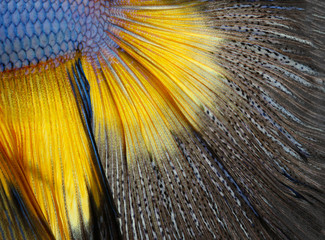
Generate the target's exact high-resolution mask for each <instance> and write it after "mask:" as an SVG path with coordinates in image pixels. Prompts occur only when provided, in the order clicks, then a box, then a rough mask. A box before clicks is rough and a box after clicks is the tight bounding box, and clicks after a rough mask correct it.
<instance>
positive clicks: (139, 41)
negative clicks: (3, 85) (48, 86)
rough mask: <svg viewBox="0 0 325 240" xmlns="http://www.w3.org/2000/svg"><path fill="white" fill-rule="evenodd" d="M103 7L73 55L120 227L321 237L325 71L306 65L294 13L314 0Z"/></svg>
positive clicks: (139, 234)
mask: <svg viewBox="0 0 325 240" xmlns="http://www.w3.org/2000/svg"><path fill="white" fill-rule="evenodd" d="M102 3H103V6H105V7H106V11H105V12H104V13H103V14H102V15H101V21H102V23H103V26H105V27H106V28H105V29H103V32H104V36H105V37H103V42H102V43H101V45H100V47H99V50H98V52H95V53H93V54H88V55H87V56H85V57H82V59H81V65H82V66H83V69H84V74H85V77H86V79H87V80H88V82H89V87H90V102H91V109H92V123H91V124H92V129H93V133H94V137H95V140H96V144H97V147H98V151H99V155H100V159H101V161H102V164H103V167H104V169H105V173H106V175H107V177H108V179H109V182H110V183H111V187H112V193H113V195H114V199H115V201H116V203H117V208H118V211H119V212H120V213H121V227H122V232H123V234H124V236H125V237H126V238H128V239H136V238H144V237H148V238H156V237H163V236H168V237H170V238H178V239H181V238H200V237H202V236H209V237H211V238H218V237H220V238H224V239H226V238H250V237H255V238H276V237H280V238H287V237H289V236H291V235H293V236H304V237H306V238H307V237H310V236H311V238H312V237H319V236H320V235H321V228H322V226H321V222H322V220H321V218H322V216H324V204H323V203H324V195H323V194H324V191H323V189H322V186H321V184H320V183H322V182H324V174H323V173H322V169H323V167H324V166H323V165H322V162H323V159H324V156H325V154H324V137H325V134H324V130H325V125H324V120H323V116H324V115H325V108H324V106H325V105H324V104H323V103H324V83H323V82H322V81H323V79H324V71H323V70H322V69H321V65H317V64H316V63H315V62H311V61H313V59H315V58H316V57H317V56H318V59H320V60H321V57H320V56H321V54H323V53H324V52H323V51H322V50H321V48H322V47H323V46H321V45H320V44H316V43H315V42H314V41H316V39H313V38H311V37H310V36H307V35H306V33H305V32H304V29H303V27H306V25H304V24H305V23H303V21H302V20H301V19H300V17H301V18H303V17H306V18H307V19H308V17H307V16H302V15H303V14H307V12H306V11H307V10H306V9H310V8H309V4H311V3H303V2H300V1H299V4H297V5H294V4H293V3H291V2H285V3H283V2H280V1H154V0H153V1H128V2H122V1H121V2H119V1H116V2H113V3H111V2H108V1H103V2H102ZM105 4H106V5H105ZM319 4H320V5H321V7H324V6H323V3H320V2H319ZM313 6H316V5H313ZM313 14H314V15H312V17H311V19H313V18H315V19H321V17H320V16H318V17H317V13H316V12H313ZM104 23H105V24H104ZM318 30H320V31H318ZM310 31H312V32H313V35H312V36H314V37H316V36H321V37H323V36H324V32H322V30H321V29H319V28H318V27H317V26H315V28H314V29H313V30H310ZM102 36H103V35H102ZM320 41H321V40H320ZM321 61H322V60H321ZM87 104H88V103H87ZM293 203H294V204H293ZM315 209H320V212H321V214H319V215H317V214H315ZM307 219H308V220H307ZM301 226H306V228H307V227H308V229H309V230H308V232H307V231H306V230H305V229H303V228H301ZM309 234H310V235H309Z"/></svg>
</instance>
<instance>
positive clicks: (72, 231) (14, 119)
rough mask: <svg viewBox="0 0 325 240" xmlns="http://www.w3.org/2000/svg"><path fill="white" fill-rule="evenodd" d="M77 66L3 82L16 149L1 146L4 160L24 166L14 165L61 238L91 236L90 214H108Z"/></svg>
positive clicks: (14, 75) (7, 76)
mask: <svg viewBox="0 0 325 240" xmlns="http://www.w3.org/2000/svg"><path fill="white" fill-rule="evenodd" d="M73 64H74V61H68V62H66V63H65V64H61V65H60V66H58V67H56V68H55V67H49V68H48V69H45V68H43V67H42V66H41V67H39V68H35V69H33V70H32V72H31V73H28V74H26V73H25V72H26V70H25V69H22V70H19V71H18V72H4V73H2V74H1V77H0V89H1V93H0V106H3V115H4V116H5V118H6V121H7V122H8V124H10V125H11V126H12V134H13V136H14V138H15V141H16V144H17V145H16V146H12V145H11V144H10V143H9V144H7V145H2V151H5V152H8V153H10V154H11V155H7V156H5V161H6V162H8V161H9V162H10V161H19V162H17V163H15V164H17V165H18V166H19V167H20V169H21V171H22V172H23V173H22V175H19V174H18V173H15V174H16V175H13V176H14V177H16V178H17V182H18V183H22V182H23V183H24V184H25V185H28V186H29V187H30V189H31V191H32V193H30V192H28V194H34V199H35V201H36V202H37V205H38V206H39V209H38V208H36V209H37V210H38V212H36V213H35V214H36V216H37V214H38V215H42V214H43V216H44V219H45V220H46V222H47V223H48V226H49V228H50V229H51V231H52V232H53V235H54V236H55V237H56V238H58V239H69V238H75V239H80V238H84V237H86V238H87V237H89V236H90V235H91V234H92V231H93V226H92V224H94V223H93V222H92V214H93V213H92V211H91V210H92V209H94V210H95V211H99V210H100V211H101V212H104V209H102V206H101V201H103V199H102V197H103V196H104V194H103V191H104V190H103V183H102V181H103V180H102V179H101V176H100V175H99V173H98V166H97V165H96V164H95V163H94V160H93V159H94V158H95V157H94V152H93V148H92V146H91V142H90V140H89V138H88V135H87V134H86V131H85V124H84V122H83V120H82V117H81V113H80V112H79V108H78V105H77V102H76V98H75V96H74V94H73V90H72V88H71V85H70V82H69V78H68V72H69V71H71V70H69V69H72V68H73ZM45 70H46V71H45ZM70 75H72V73H71V72H70ZM1 124H4V121H2V120H1ZM5 136H8V138H10V137H11V136H10V134H9V133H7V134H6V135H5ZM6 141H7V140H6V139H1V143H3V142H4V143H6ZM7 148H8V149H7ZM9 148H13V150H11V149H9ZM12 151H14V153H11V152H12ZM13 154H14V155H13ZM2 158H3V157H2ZM6 159H7V160H6ZM14 168H16V167H14ZM2 174H6V173H2ZM7 174H9V175H10V173H7ZM17 174H18V175H17ZM23 178H24V179H23ZM16 185H17V184H16ZM18 185H19V184H18ZM26 189H27V188H26ZM21 194H25V192H21ZM26 194H27V192H26ZM23 197H26V199H30V201H32V200H31V198H30V196H23ZM35 204H36V203H35ZM93 205H95V206H93ZM33 211H36V210H33ZM97 214H98V213H97ZM1 221H2V220H1ZM96 221H97V220H96Z"/></svg>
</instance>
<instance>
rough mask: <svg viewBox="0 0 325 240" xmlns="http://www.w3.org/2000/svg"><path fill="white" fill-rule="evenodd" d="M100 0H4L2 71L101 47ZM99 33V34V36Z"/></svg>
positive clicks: (0, 12) (0, 23) (1, 4)
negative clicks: (80, 50)
mask: <svg viewBox="0 0 325 240" xmlns="http://www.w3.org/2000/svg"><path fill="white" fill-rule="evenodd" d="M104 9H105V7H104V5H103V4H101V3H100V2H99V1H90V0H86V1H73V0H70V1H62V0H60V1H54V0H50V1H42V0H32V1H19V0H15V1H9V2H8V3H7V1H1V2H0V72H2V71H5V70H11V69H18V68H21V67H26V66H29V65H35V64H37V63H39V62H46V61H49V60H56V61H57V58H59V57H68V58H69V57H72V56H73V54H74V53H75V52H76V50H78V49H80V48H82V49H83V50H84V51H87V49H89V48H91V49H92V51H93V50H96V48H97V49H98V44H99V42H100V40H101V39H104V36H103V34H104V33H103V31H98V28H99V21H97V19H96V18H97V17H98V16H100V15H101V14H100V13H101V12H103V11H104ZM95 36H96V37H95Z"/></svg>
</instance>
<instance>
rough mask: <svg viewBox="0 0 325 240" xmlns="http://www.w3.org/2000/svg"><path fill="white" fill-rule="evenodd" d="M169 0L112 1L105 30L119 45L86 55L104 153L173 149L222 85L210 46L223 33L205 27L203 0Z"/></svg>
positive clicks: (161, 153) (158, 154) (134, 154)
mask: <svg viewBox="0 0 325 240" xmlns="http://www.w3.org/2000/svg"><path fill="white" fill-rule="evenodd" d="M167 3H168V1H147V2H141V6H140V5H138V2H137V1H128V3H127V6H124V5H123V3H120V4H117V5H116V6H113V5H112V6H110V8H109V9H107V17H108V19H109V22H110V24H109V27H108V29H107V31H106V33H107V35H108V37H109V38H110V39H111V40H112V41H113V42H114V44H115V45H116V46H115V45H114V46H115V47H106V48H105V47H103V48H102V49H101V51H100V52H99V53H98V55H97V59H90V58H87V59H83V66H84V68H85V74H86V77H87V79H88V80H89V83H90V91H91V100H92V106H93V112H94V128H95V136H96V138H97V141H98V142H99V143H100V144H99V149H100V151H101V156H102V158H103V157H109V156H104V155H105V154H107V153H110V154H112V152H114V153H113V155H115V156H126V158H127V159H134V158H135V157H139V158H142V157H148V156H147V154H148V152H149V154H152V156H154V157H156V158H161V157H162V156H164V155H165V151H166V150H168V151H171V152H174V149H176V145H175V142H174V138H173V136H172V133H175V132H179V131H184V130H185V128H184V127H186V126H188V125H189V124H190V125H191V126H192V127H193V128H195V129H199V128H200V121H199V117H198V113H199V112H201V110H202V108H203V106H211V104H212V102H211V101H212V99H214V96H215V92H218V91H220V88H221V86H222V84H218V80H216V79H221V78H222V77H223V71H222V69H220V68H219V67H218V66H217V65H216V64H215V62H214V58H213V54H212V52H213V51H215V50H216V49H215V45H216V44H218V42H219V41H222V38H221V37H220V34H219V35H218V33H217V32H216V31H213V30H212V29H211V28H208V27H205V26H207V25H208V23H207V22H205V19H204V16H203V15H202V14H200V13H199V12H198V8H199V7H200V6H201V3H200V1H180V2H179V4H174V5H167ZM121 146H125V149H124V148H123V147H121ZM106 148H107V149H106ZM142 155H144V156H142ZM141 156H142V157H141ZM103 159H105V158H103Z"/></svg>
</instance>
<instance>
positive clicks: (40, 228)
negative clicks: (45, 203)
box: [0, 107, 54, 239]
mask: <svg viewBox="0 0 325 240" xmlns="http://www.w3.org/2000/svg"><path fill="white" fill-rule="evenodd" d="M16 140H17V138H16V136H15V134H14V133H13V129H12V127H11V126H10V125H9V124H8V123H7V122H6V120H5V117H4V115H3V112H2V109H1V107H0V209H1V211H0V219H1V221H0V233H1V234H0V238H1V239H24V238H25V239H32V238H41V237H43V238H46V239H54V238H53V235H52V233H51V231H50V229H49V228H48V225H47V222H46V220H45V217H44V215H43V212H42V211H41V209H40V207H39V205H38V203H37V201H36V199H35V196H34V193H33V191H32V189H31V188H30V186H29V185H28V183H27V181H26V175H25V173H24V169H23V168H22V167H21V165H20V163H21V161H20V157H19V154H18V147H17V142H16Z"/></svg>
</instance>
